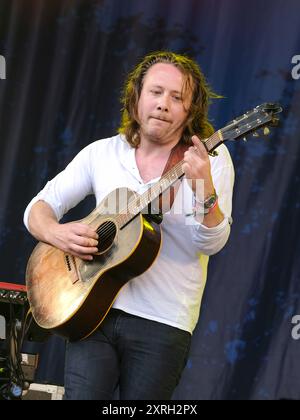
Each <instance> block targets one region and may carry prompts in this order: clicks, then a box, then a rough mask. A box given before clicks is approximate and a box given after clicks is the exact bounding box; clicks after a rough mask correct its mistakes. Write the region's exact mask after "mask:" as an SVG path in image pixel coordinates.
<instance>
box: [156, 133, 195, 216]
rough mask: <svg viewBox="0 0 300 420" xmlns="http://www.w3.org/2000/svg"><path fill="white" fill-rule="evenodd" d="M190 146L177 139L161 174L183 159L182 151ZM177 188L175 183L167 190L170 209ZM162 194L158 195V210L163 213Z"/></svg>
mask: <svg viewBox="0 0 300 420" xmlns="http://www.w3.org/2000/svg"><path fill="white" fill-rule="evenodd" d="M189 147H190V146H189V145H187V144H184V143H182V142H181V141H179V142H178V143H177V144H176V145H175V146H174V147H173V149H172V150H171V153H170V156H169V159H168V160H167V163H166V166H165V167H164V170H163V173H162V175H161V176H163V175H165V174H166V173H167V172H168V171H169V170H170V169H172V168H173V166H175V165H176V164H177V163H178V162H180V161H181V160H182V159H183V156H184V152H185V151H186V150H188V148H189ZM178 189H179V185H178V184H177V185H176V184H175V185H174V186H171V187H170V192H169V200H168V203H167V204H168V209H167V211H168V210H170V209H171V207H172V205H173V203H174V200H175V196H176V193H177V191H178ZM163 204H164V203H163V194H162V195H161V196H160V198H159V211H160V212H162V213H165V211H163V210H164V209H163Z"/></svg>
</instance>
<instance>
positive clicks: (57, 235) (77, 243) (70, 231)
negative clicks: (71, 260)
mask: <svg viewBox="0 0 300 420" xmlns="http://www.w3.org/2000/svg"><path fill="white" fill-rule="evenodd" d="M98 238H99V237H98V234H97V232H95V231H94V230H93V229H91V228H90V227H89V226H87V225H85V224H83V223H77V222H71V223H65V224H59V223H56V224H54V225H53V224H52V226H51V230H50V232H48V242H49V243H50V244H51V245H53V246H55V247H56V248H59V249H61V250H62V251H64V252H67V253H69V254H72V255H74V256H75V257H78V258H81V259H82V260H87V261H91V260H92V259H93V254H95V253H96V252H98V248H97V245H98Z"/></svg>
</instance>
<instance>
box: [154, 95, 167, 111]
mask: <svg viewBox="0 0 300 420" xmlns="http://www.w3.org/2000/svg"><path fill="white" fill-rule="evenodd" d="M156 107H157V109H158V110H159V111H163V112H168V111H169V99H168V98H167V96H166V95H162V96H161V97H160V98H159V101H158V103H157V106H156Z"/></svg>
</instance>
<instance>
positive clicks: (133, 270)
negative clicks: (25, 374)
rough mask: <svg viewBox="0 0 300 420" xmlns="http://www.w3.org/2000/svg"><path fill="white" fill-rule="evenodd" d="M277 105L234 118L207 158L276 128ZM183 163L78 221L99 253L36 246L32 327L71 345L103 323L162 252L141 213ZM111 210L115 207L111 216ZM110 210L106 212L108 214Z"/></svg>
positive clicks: (151, 218) (153, 223)
mask: <svg viewBox="0 0 300 420" xmlns="http://www.w3.org/2000/svg"><path fill="white" fill-rule="evenodd" d="M281 111H282V108H281V107H280V106H279V105H278V104H273V103H266V104H262V105H260V106H257V107H256V108H254V109H252V110H251V111H249V112H246V113H245V114H243V115H242V116H240V117H238V118H235V119H234V120H233V121H232V122H230V123H229V124H227V125H226V126H225V127H224V128H223V129H220V130H218V131H216V132H215V133H214V134H213V135H212V136H211V137H209V138H207V139H206V140H204V141H203V143H204V145H205V147H206V149H207V151H208V152H209V153H210V154H213V153H216V151H215V149H216V148H217V147H218V146H219V145H220V144H221V143H223V142H224V141H226V140H237V139H240V138H242V137H244V136H245V135H247V134H249V133H251V132H254V135H257V132H256V131H257V130H258V129H260V128H263V130H264V131H268V128H267V126H268V125H269V126H275V125H276V124H277V122H278V121H279V119H278V116H277V114H278V113H280V112H281ZM182 164H183V160H180V161H179V162H177V164H175V165H174V166H173V167H172V168H171V169H170V170H168V171H167V172H166V173H165V174H164V175H163V176H162V177H161V178H160V180H159V181H158V182H157V183H156V184H154V186H152V187H151V188H150V189H149V190H147V191H146V192H145V193H143V194H141V195H139V194H137V193H135V192H134V191H131V190H129V189H127V188H119V189H116V190H114V191H112V192H111V193H110V194H108V195H107V196H106V198H105V199H104V200H103V201H102V202H101V203H100V204H99V206H97V208H96V209H95V210H93V211H92V213H90V214H89V215H88V216H87V217H86V218H84V219H83V220H81V222H82V223H86V224H87V225H89V226H90V227H91V228H92V229H94V230H95V231H97V233H98V234H99V248H98V249H99V252H98V253H97V254H96V255H95V256H94V258H93V260H92V261H83V260H81V259H79V258H77V257H74V256H72V255H70V254H67V253H65V252H63V251H61V250H59V249H57V248H55V247H53V246H51V245H49V244H46V243H42V242H39V243H38V244H37V246H36V247H35V248H34V250H33V252H32V254H31V256H30V259H29V261H28V264H27V270H26V285H27V291H28V300H29V304H30V308H31V311H32V315H33V317H34V319H35V321H36V322H37V324H38V325H39V326H40V327H42V328H45V329H47V330H51V331H52V332H54V333H57V334H59V335H61V336H63V337H65V338H67V339H69V340H70V341H74V340H79V339H83V338H85V337H87V336H89V335H90V334H91V333H92V332H93V331H94V330H95V329H96V328H97V327H98V326H99V325H100V324H101V322H102V321H103V320H104V318H105V317H106V315H107V313H108V312H109V310H110V308H111V306H112V304H113V302H114V300H115V298H116V296H117V294H118V293H119V292H120V290H121V289H122V287H123V286H124V285H125V284H126V283H127V282H128V281H129V280H130V279H132V278H134V277H137V276H139V275H141V274H142V273H144V272H145V271H146V270H148V269H149V267H150V266H151V265H152V264H153V262H154V261H155V259H156V258H157V255H158V253H159V250H160V246H161V227H160V224H159V221H160V219H159V217H158V215H157V214H153V215H152V214H150V213H149V212H147V211H145V209H149V206H151V204H153V203H154V202H155V200H156V201H157V200H158V199H159V198H160V197H161V196H162V194H163V193H165V192H168V190H170V189H171V188H172V187H173V185H174V184H175V182H176V181H177V180H178V179H180V178H182V177H183V176H184V172H183V170H182ZM112 205H115V208H114V210H113V211H111V207H112ZM108 210H109V211H108Z"/></svg>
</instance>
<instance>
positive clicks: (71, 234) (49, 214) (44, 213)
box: [28, 200, 98, 261]
mask: <svg viewBox="0 0 300 420" xmlns="http://www.w3.org/2000/svg"><path fill="white" fill-rule="evenodd" d="M28 225H29V231H30V233H31V234H32V235H33V236H34V237H35V238H36V239H37V240H38V241H42V242H46V243H48V244H50V245H53V246H55V247H56V248H58V249H61V250H62V251H64V252H67V253H69V254H72V255H74V256H75V257H78V258H81V259H82V260H87V261H91V260H92V259H93V254H95V253H96V252H98V248H97V245H98V234H97V232H95V231H94V230H93V229H91V228H90V227H89V226H88V225H85V224H84V223H80V222H71V223H65V224H60V223H59V222H58V221H57V219H56V216H55V214H54V211H53V210H52V208H51V207H50V205H49V204H47V203H46V202H45V201H43V200H39V201H37V202H36V203H35V204H34V205H33V206H32V208H31V210H30V213H29V218H28Z"/></svg>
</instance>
